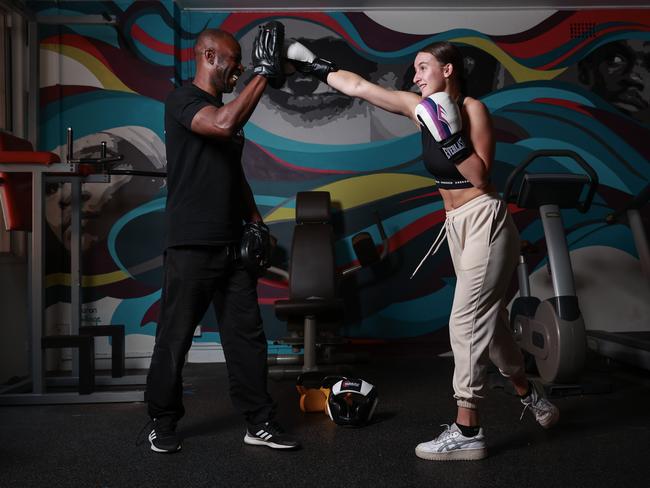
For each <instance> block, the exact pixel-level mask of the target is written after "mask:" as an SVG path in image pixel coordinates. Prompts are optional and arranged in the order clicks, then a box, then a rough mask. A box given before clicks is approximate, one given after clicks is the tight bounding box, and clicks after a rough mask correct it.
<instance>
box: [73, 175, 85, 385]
mask: <svg viewBox="0 0 650 488" xmlns="http://www.w3.org/2000/svg"><path fill="white" fill-rule="evenodd" d="M70 185H71V186H72V191H71V198H72V201H71V205H70V208H71V222H70V334H71V335H78V334H79V328H80V327H81V307H82V304H83V297H82V288H81V277H82V273H83V266H82V254H81V179H80V178H72V181H71V182H70ZM79 353H80V351H79V350H77V349H73V350H72V375H73V376H78V375H79Z"/></svg>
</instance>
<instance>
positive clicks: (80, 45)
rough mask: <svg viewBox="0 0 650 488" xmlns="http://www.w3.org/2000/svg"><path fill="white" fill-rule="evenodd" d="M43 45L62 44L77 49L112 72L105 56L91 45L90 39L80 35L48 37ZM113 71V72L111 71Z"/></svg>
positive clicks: (43, 40) (42, 41)
mask: <svg viewBox="0 0 650 488" xmlns="http://www.w3.org/2000/svg"><path fill="white" fill-rule="evenodd" d="M41 44H62V45H65V46H71V47H76V48H77V49H80V50H82V51H85V52H86V53H88V54H90V55H91V56H93V57H94V58H96V59H97V60H98V61H100V62H101V63H102V64H103V65H104V66H106V67H107V68H108V69H109V70H111V66H110V64H109V63H108V60H107V59H106V58H105V57H104V55H103V54H102V53H101V51H99V49H97V47H95V45H94V44H93V43H91V42H90V41H89V40H88V38H86V37H83V36H80V35H78V34H62V35H60V36H51V37H46V38H44V39H42V40H41ZM111 71H112V70H111Z"/></svg>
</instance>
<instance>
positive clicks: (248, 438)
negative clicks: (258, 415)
mask: <svg viewBox="0 0 650 488" xmlns="http://www.w3.org/2000/svg"><path fill="white" fill-rule="evenodd" d="M244 443H246V444H250V445H253V446H268V447H270V448H272V449H298V448H299V447H300V443H299V442H298V441H297V440H295V439H292V438H291V437H290V436H289V435H287V434H285V433H284V431H283V430H282V428H281V427H280V426H279V425H278V424H277V423H276V422H264V423H263V424H257V425H249V426H248V430H247V431H246V435H245V436H244Z"/></svg>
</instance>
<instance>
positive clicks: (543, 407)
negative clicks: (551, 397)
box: [520, 381, 560, 429]
mask: <svg viewBox="0 0 650 488" xmlns="http://www.w3.org/2000/svg"><path fill="white" fill-rule="evenodd" d="M530 385H531V386H530V395H528V396H527V397H524V398H522V399H521V403H522V404H523V405H524V411H523V412H521V417H520V419H522V418H524V413H526V410H530V411H531V412H532V413H533V415H535V420H537V423H538V424H539V425H541V426H542V427H544V428H545V429H548V428H550V427H553V426H554V425H555V424H556V423H557V421H558V420H560V410H559V409H558V408H557V407H556V406H555V405H553V404H552V403H551V402H549V401H548V399H547V398H546V396H545V395H544V389H543V388H542V387H541V386H540V385H538V384H537V383H536V382H534V381H531V382H530Z"/></svg>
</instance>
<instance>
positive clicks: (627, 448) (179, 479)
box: [0, 348, 650, 488]
mask: <svg viewBox="0 0 650 488" xmlns="http://www.w3.org/2000/svg"><path fill="white" fill-rule="evenodd" d="M411 349H412V348H411ZM416 349H417V348H416ZM371 353H372V354H371V357H370V360H369V361H368V362H367V363H363V364H358V365H355V366H354V367H353V369H354V372H355V374H357V375H358V376H360V377H363V378H364V379H367V380H368V381H370V382H372V383H374V384H375V385H376V386H377V388H378V391H379V395H380V403H379V406H378V409H377V412H376V419H375V421H374V422H373V423H372V424H371V425H368V426H366V427H363V428H359V429H349V428H343V427H339V426H336V425H335V424H333V423H332V422H331V421H330V420H329V419H328V418H327V417H326V415H325V414H320V413H312V414H304V413H302V412H301V411H300V410H299V408H298V395H297V393H296V390H295V387H294V382H293V381H292V380H281V381H273V380H271V381H270V382H269V385H270V391H271V392H272V394H273V395H274V397H275V399H276V400H277V401H278V403H279V406H280V408H279V420H280V422H281V423H282V424H283V425H284V426H285V428H286V429H287V430H290V431H291V432H293V433H295V434H296V435H297V436H298V437H299V438H300V440H301V441H302V443H303V449H302V450H300V451H297V452H286V451H285V452H278V451H274V450H271V449H269V448H266V447H253V446H247V445H244V444H243V442H242V438H243V435H244V424H243V422H242V420H241V419H240V418H239V416H238V415H237V414H235V412H234V410H233V408H232V406H231V403H230V400H229V398H228V395H227V380H226V378H227V376H226V368H225V365H223V364H202V365H197V364H190V365H188V366H187V367H186V370H185V373H186V374H185V390H186V391H185V393H186V395H185V403H186V408H187V415H186V417H185V418H184V419H183V420H182V421H181V423H180V424H179V432H180V434H181V435H182V437H183V438H184V441H183V449H182V451H181V452H179V453H176V454H173V455H164V454H157V453H154V452H152V451H150V450H149V445H148V442H146V441H145V442H144V443H142V444H141V445H136V438H137V436H138V432H139V431H140V430H141V429H142V427H143V426H144V425H145V424H146V422H147V417H146V413H145V406H144V405H143V404H138V403H131V404H110V405H66V406H61V405H59V406H25V407H0V487H3V488H4V487H240V486H241V487H246V486H251V487H252V486H255V487H258V486H259V487H267V486H268V487H276V486H277V487H280V486H281V487H309V488H314V487H321V486H323V487H366V486H371V487H384V486H385V487H410V486H431V487H447V486H450V487H451V486H453V487H481V486H490V487H491V486H494V487H508V486H518V487H544V488H547V487H589V488H595V487H619V486H620V487H626V488H627V487H648V486H650V414H649V412H650V410H649V405H650V378H649V377H648V375H647V372H643V371H641V370H634V369H631V368H627V367H623V366H620V365H615V364H606V363H604V362H603V361H602V360H591V361H590V367H589V374H590V375H591V376H592V377H598V378H599V379H600V380H603V381H606V382H609V383H610V384H611V386H612V392H611V393H608V394H598V395H576V396H567V397H563V398H558V399H556V400H555V402H556V404H557V405H558V406H559V407H560V409H561V421H560V423H559V425H557V426H556V427H555V428H554V429H552V430H550V431H544V430H543V429H542V428H541V427H539V426H538V425H537V424H535V422H534V420H533V418H532V416H530V415H528V414H527V415H526V416H525V417H524V418H523V419H522V420H520V418H519V417H520V414H521V411H522V407H521V404H520V403H519V402H518V399H517V398H516V397H514V396H512V395H509V394H508V393H506V392H505V391H504V390H502V389H493V390H491V391H490V394H489V396H488V398H487V399H486V401H485V403H484V405H483V409H482V423H483V425H484V427H485V430H486V435H487V437H488V448H489V454H490V455H489V457H488V458H487V459H485V460H482V461H473V462H434V461H424V460H421V459H418V458H417V457H416V456H415V455H414V447H415V445H416V444H417V443H419V442H422V441H426V440H430V439H431V438H433V437H434V436H435V435H437V433H439V432H440V427H439V425H440V424H444V423H449V422H450V421H451V420H452V419H453V417H454V414H455V407H454V402H453V401H452V399H451V372H452V368H453V364H452V360H451V358H448V357H439V356H437V355H436V354H434V351H432V350H426V348H425V349H423V350H421V351H419V352H417V353H416V352H407V351H406V350H405V351H402V352H401V353H400V352H397V353H396V352H395V351H393V350H391V348H381V349H379V348H377V349H376V350H374V351H371ZM145 437H146V434H143V436H142V438H143V439H144V438H145Z"/></svg>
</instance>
